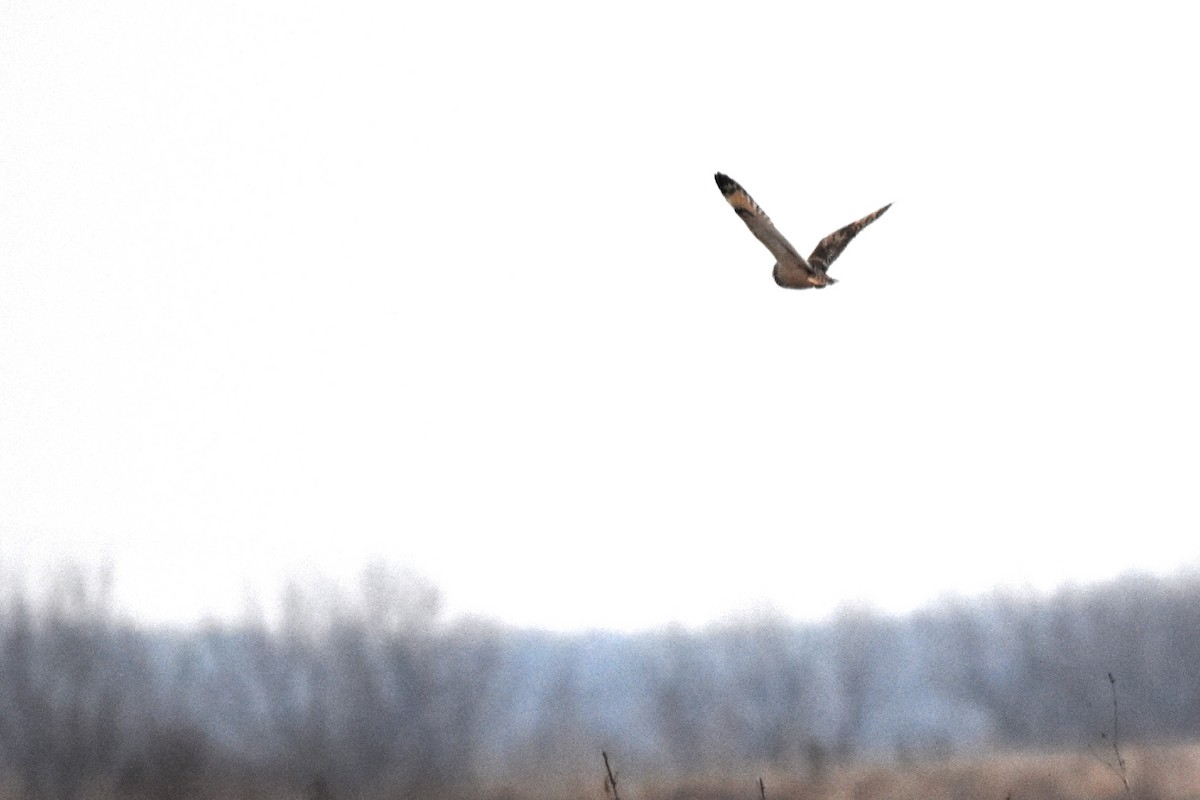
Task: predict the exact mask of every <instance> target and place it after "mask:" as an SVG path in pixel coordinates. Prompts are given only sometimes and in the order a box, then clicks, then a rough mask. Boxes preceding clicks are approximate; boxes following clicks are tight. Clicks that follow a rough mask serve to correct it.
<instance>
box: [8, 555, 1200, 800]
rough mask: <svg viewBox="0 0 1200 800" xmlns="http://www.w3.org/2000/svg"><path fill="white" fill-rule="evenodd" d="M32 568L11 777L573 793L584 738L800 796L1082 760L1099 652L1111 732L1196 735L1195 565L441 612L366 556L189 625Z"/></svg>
mask: <svg viewBox="0 0 1200 800" xmlns="http://www.w3.org/2000/svg"><path fill="white" fill-rule="evenodd" d="M51 581H52V588H53V589H54V591H53V593H52V595H51V596H52V598H53V599H52V600H49V601H47V602H45V603H31V602H30V600H29V596H28V594H25V593H23V592H22V591H20V590H15V589H13V588H11V586H12V584H9V586H10V588H9V589H7V590H6V591H5V592H4V594H3V598H2V600H3V606H0V659H2V660H0V766H2V768H3V774H4V775H5V776H6V780H7V781H8V784H7V785H9V786H12V787H20V788H21V789H22V791H24V792H25V793H26V796H31V797H76V796H80V794H81V793H82V792H84V791H85V790H87V791H92V792H95V791H97V790H101V791H103V790H108V791H113V792H115V793H116V794H117V796H122V797H131V796H145V797H158V798H170V797H188V796H209V795H211V794H212V793H214V792H216V793H217V794H218V795H220V796H246V797H257V796H280V795H281V794H282V795H283V796H298V795H299V794H300V793H306V795H305V796H310V797H312V796H329V795H327V794H326V793H328V792H332V793H333V794H332V796H367V797H373V796H393V797H394V796H420V797H431V796H473V797H479V796H562V795H563V794H570V795H580V796H594V794H595V793H598V791H599V786H598V780H597V785H596V786H594V787H593V786H592V777H596V778H597V779H598V777H599V775H601V774H602V773H601V772H600V761H599V753H600V750H601V749H602V748H603V749H605V750H607V751H608V752H609V753H611V754H612V755H613V757H614V758H615V759H616V760H617V763H618V764H619V765H620V767H621V768H622V769H623V773H622V774H624V775H626V776H633V777H632V779H631V780H629V779H627V781H626V793H627V794H629V792H630V791H631V790H632V791H633V792H637V793H639V794H638V795H637V796H646V793H645V791H646V790H645V788H644V787H646V785H647V784H653V783H655V782H658V783H659V784H661V783H663V782H667V783H668V784H669V782H670V781H673V780H675V781H681V780H684V779H688V778H692V779H695V778H697V777H703V776H718V775H719V776H724V777H725V778H727V779H737V778H740V779H741V780H742V781H743V782H744V784H745V787H746V788H747V790H748V789H749V786H750V781H751V779H752V778H753V777H754V776H756V775H762V774H764V773H766V774H772V775H798V776H801V777H802V778H803V779H804V780H805V781H807V782H808V784H807V785H808V786H809V789H808V793H810V794H811V793H813V792H817V791H819V790H820V785H821V782H822V780H823V779H824V778H825V776H826V775H827V774H829V773H830V771H831V770H833V769H834V768H837V767H840V766H843V765H846V764H850V763H853V762H856V761H868V762H875V763H886V764H893V765H901V766H903V765H911V764H914V763H922V762H927V761H930V760H936V759H943V758H946V757H948V756H952V755H974V756H979V755H983V754H987V753H991V752H1002V751H1012V750H1023V751H1027V752H1028V751H1033V750H1037V749H1048V750H1066V751H1068V752H1069V751H1076V752H1079V753H1085V752H1090V753H1093V754H1095V755H1096V759H1097V762H1098V763H1100V762H1101V761H1102V759H1103V758H1105V757H1111V754H1108V753H1107V748H1108V747H1109V742H1111V741H1112V738H1111V737H1113V736H1114V735H1116V734H1117V733H1118V729H1117V726H1116V725H1115V724H1114V717H1113V705H1112V703H1113V694H1112V692H1113V688H1114V687H1112V686H1110V684H1109V681H1108V678H1107V675H1108V674H1109V673H1110V672H1111V673H1114V674H1115V675H1116V676H1119V677H1117V684H1116V687H1115V688H1116V691H1117V692H1118V696H1119V699H1120V703H1121V707H1122V709H1123V711H1122V713H1121V715H1120V719H1119V733H1120V736H1122V737H1124V738H1123V741H1124V742H1125V743H1126V744H1125V746H1126V748H1127V750H1126V752H1128V748H1129V746H1130V743H1131V742H1136V743H1141V744H1146V743H1151V744H1155V743H1157V744H1162V743H1169V742H1173V741H1182V740H1187V739H1189V738H1191V737H1195V736H1196V735H1197V734H1198V733H1200V729H1198V727H1200V678H1198V677H1197V674H1196V670H1195V664H1196V663H1197V659H1200V626H1197V624H1196V607H1197V606H1196V604H1197V602H1200V576H1197V575H1195V574H1189V575H1185V576H1177V577H1176V578H1174V579H1172V580H1169V581H1163V580H1160V579H1156V578H1151V577H1147V576H1130V577H1127V578H1124V579H1122V580H1120V581H1117V582H1113V583H1106V584H1103V585H1099V586H1094V587H1089V588H1076V589H1070V590H1063V591H1061V592H1059V593H1057V594H1055V595H1054V596H1053V597H1050V598H1045V599H1039V600H1034V599H1031V598H1029V597H1028V596H1012V595H1008V594H995V595H992V596H990V597H988V598H986V599H983V600H980V601H978V602H974V603H967V602H955V603H945V604H941V605H938V606H936V607H932V608H929V609H926V610H924V611H922V612H920V613H917V614H914V615H911V616H906V617H900V618H895V617H885V616H882V615H879V614H877V613H873V612H871V611H869V610H865V609H853V608H847V609H844V610H843V611H842V612H840V613H839V614H837V615H836V616H835V617H833V618H832V619H830V620H829V621H828V622H826V623H824V624H820V625H804V624H798V623H795V622H789V621H787V620H786V619H783V618H781V617H778V616H759V617H756V618H746V619H743V620H739V621H729V622H726V623H723V624H719V625H713V626H709V627H705V628H703V629H701V630H689V629H685V628H682V627H679V626H674V627H667V628H662V629H659V630H655V631H651V632H645V633H637V634H619V633H605V632H598V631H597V632H591V633H576V634H555V633H549V632H544V631H536V630H521V629H512V628H501V627H496V626H494V625H489V624H486V623H481V622H475V623H470V622H458V623H455V624H448V623H446V622H445V621H444V620H443V619H442V618H441V608H440V604H439V598H438V593H437V592H436V590H434V589H433V588H432V587H430V586H429V585H428V584H426V583H424V582H422V581H420V580H419V579H416V578H415V577H414V576H412V575H411V574H407V573H397V572H392V571H389V570H387V569H385V568H383V567H378V566H377V567H372V568H369V569H367V570H365V571H364V573H363V574H362V575H361V577H360V581H359V585H358V586H357V587H356V589H355V591H353V592H350V593H346V594H333V593H328V592H326V593H314V592H313V591H311V590H308V589H305V588H303V587H301V586H295V587H293V588H292V589H291V590H290V591H289V592H288V594H287V600H286V603H285V606H284V607H283V609H282V616H281V622H280V623H279V624H277V625H267V624H265V623H263V622H262V621H261V620H258V621H256V620H245V621H243V622H242V623H240V624H238V625H232V626H220V625H210V626H205V627H201V628H196V629H191V630H187V631H178V630H170V629H151V628H146V627H144V626H139V625H134V624H131V623H130V622H128V621H125V620H122V619H121V618H120V617H119V616H118V615H116V614H115V613H114V612H113V610H112V607H111V587H110V586H108V585H106V583H105V579H104V576H103V575H94V574H85V573H82V572H80V571H78V570H64V571H62V572H60V573H59V574H57V575H56V576H54V577H53V578H52V579H51ZM1101 754H1104V755H1101ZM1139 777H1142V776H1141V774H1140V773H1139ZM1075 778H1076V781H1077V782H1078V781H1079V780H1080V779H1081V776H1080V775H1079V774H1076V775H1075ZM1147 778H1148V779H1152V778H1153V775H1152V774H1149V775H1148V776H1147ZM1117 785H1118V784H1116V783H1115V782H1112V786H1111V787H1110V789H1111V790H1113V791H1115V790H1116V787H1117ZM582 787H588V788H587V789H584V788H582ZM592 789H594V790H595V793H594V792H593V791H592Z"/></svg>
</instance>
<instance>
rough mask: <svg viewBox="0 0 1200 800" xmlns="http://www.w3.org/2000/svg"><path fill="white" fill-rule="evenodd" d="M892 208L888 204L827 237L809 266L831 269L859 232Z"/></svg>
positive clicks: (813, 254)
mask: <svg viewBox="0 0 1200 800" xmlns="http://www.w3.org/2000/svg"><path fill="white" fill-rule="evenodd" d="M891 207H892V204H891V203H888V204H887V205H886V206H884V207H883V208H881V209H879V210H878V211H875V212H872V213H870V214H867V215H866V216H865V217H863V218H862V219H860V220H858V221H857V222H851V223H850V224H849V225H847V226H845V227H843V228H838V229H837V230H836V231H834V232H833V233H831V234H829V235H828V236H826V237H825V238H824V239H822V240H821V242H820V244H818V245H817V249H815V250H813V251H812V255H811V256H809V257H808V263H809V266H811V267H812V268H813V269H819V270H821V271H822V272H824V271H826V270H828V269H829V265H830V264H832V263H833V262H834V261H836V260H837V257H838V256H840V255H841V254H842V251H843V250H845V249H846V245H848V244H850V240H851V239H853V238H854V237H855V236H857V235H858V232H859V231H861V230H862V229H863V228H865V227H867V226H868V225H870V224H871V223H872V222H874V221H875V220H877V219H879V218H880V217H882V216H883V212H885V211H887V210H888V209H889V208H891Z"/></svg>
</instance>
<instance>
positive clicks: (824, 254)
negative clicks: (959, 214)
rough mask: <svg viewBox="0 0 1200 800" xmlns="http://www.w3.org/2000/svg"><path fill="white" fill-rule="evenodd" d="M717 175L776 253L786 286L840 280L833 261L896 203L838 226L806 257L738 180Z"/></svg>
mask: <svg viewBox="0 0 1200 800" xmlns="http://www.w3.org/2000/svg"><path fill="white" fill-rule="evenodd" d="M715 177H716V179H717V187H718V188H720V190H721V194H723V195H725V199H726V200H728V201H729V205H731V206H733V210H734V211H736V212H737V215H738V216H739V217H741V218H742V222H744V223H746V227H747V228H749V229H750V232H751V233H753V234H754V235H755V237H757V239H758V240H759V241H760V242H762V243H763V244H764V245H766V247H767V249H768V250H770V251H771V255H773V256H775V259H776V264H775V271H774V273H773V274H774V276H775V282H776V283H777V284H779V285H780V286H782V287H784V288H786V289H811V288H813V287H816V288H818V289H820V288H822V287H825V286H828V285H830V284H831V283H837V281H835V280H834V279H833V278H831V277H829V275H828V274H827V273H828V270H829V265H830V264H832V263H833V262H834V261H836V260H837V257H838V256H840V255H841V254H842V251H843V250H845V249H846V245H848V244H850V240H851V239H853V238H854V237H855V236H857V235H858V232H859V231H861V230H862V229H863V228H865V227H867V226H868V225H870V224H871V223H872V222H874V221H875V220H877V219H879V218H880V217H881V216H883V212H885V211H887V210H888V209H889V208H891V207H892V204H891V203H888V204H887V205H886V206H884V207H883V208H881V209H879V210H878V211H875V212H874V213H871V214H868V215H867V216H865V217H863V218H862V219H860V220H858V221H857V222H851V223H850V224H849V225H847V226H845V227H844V228H838V229H837V230H836V231H834V232H833V233H831V234H829V235H828V236H826V237H825V238H824V239H822V240H821V242H820V243H819V244H818V245H817V248H816V249H815V250H813V251H812V255H810V256H809V257H808V260H807V261H805V260H804V257H803V256H801V255H800V254H799V253H798V252H796V248H794V247H792V244H791V242H789V241H788V240H787V239H785V238H783V234H781V233H780V232H779V231H778V230H776V229H775V225H774V224H773V223H772V222H771V219H770V217H768V216H767V215H766V214H765V213H763V210H762V209H761V208H759V207H758V203H756V202H754V198H752V197H751V196H750V195H749V194H747V193H746V190H745V189H743V188H742V187H741V186H739V185H738V182H737V181H735V180H734V179H733V178H730V177H729V176H728V175H723V174H721V173H720V172H718V173H717V174H716V176H715Z"/></svg>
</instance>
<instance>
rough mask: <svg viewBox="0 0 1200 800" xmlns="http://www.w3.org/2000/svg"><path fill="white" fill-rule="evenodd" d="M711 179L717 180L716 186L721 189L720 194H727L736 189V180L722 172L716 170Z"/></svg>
mask: <svg viewBox="0 0 1200 800" xmlns="http://www.w3.org/2000/svg"><path fill="white" fill-rule="evenodd" d="M713 180H715V181H716V182H717V188H718V189H720V190H721V193H722V194H729V193H730V192H733V191H736V190H737V188H738V185H737V181H735V180H734V179H733V178H731V177H729V176H728V175H726V174H725V173H724V172H718V173H716V174H715V175H713Z"/></svg>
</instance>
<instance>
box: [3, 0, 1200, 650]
mask: <svg viewBox="0 0 1200 800" xmlns="http://www.w3.org/2000/svg"><path fill="white" fill-rule="evenodd" d="M1191 13H1192V12H1191V10H1190V9H1189V7H1188V6H1187V5H1186V4H1184V3H1155V2H1150V3H1142V4H1139V5H1137V7H1136V9H1135V8H1134V7H1132V6H1128V5H1119V4H1109V3H1101V4H1083V3H1046V2H1044V1H1043V0H1039V1H1038V2H1021V1H1018V2H1013V3H1002V4H992V5H990V6H986V7H985V6H982V5H980V4H963V3H936V2H917V3H873V2H867V3H835V2H827V3H815V2H787V3H736V4H735V3H721V4H684V3H678V4H676V3H671V4H655V3H646V2H624V0H616V2H605V3H595V4H586V5H585V4H574V3H549V2H547V3H531V2H520V1H518V2H512V3H482V2H481V3H475V2H467V3H419V4H418V3H392V2H379V3H374V2H338V3H319V2H303V1H301V2H297V1H296V0H288V1H287V2H282V1H280V2H267V1H266V0H238V2H208V3H192V4H186V3H161V2H150V0H146V1H145V2H136V1H134V0H114V1H113V2H106V3H101V4H95V3H91V4H88V3H79V2H62V1H57V0H46V1H43V2H37V3H18V4H12V3H10V4H6V5H5V6H4V7H3V8H2V9H0V564H2V565H4V567H5V568H6V569H8V570H10V571H11V570H16V571H23V572H26V573H31V571H36V569H40V568H41V566H42V565H46V564H50V563H54V562H56V561H59V560H62V559H76V560H81V561H84V562H90V561H93V560H98V559H108V560H109V561H111V563H112V565H113V567H114V569H115V572H116V578H117V594H118V599H119V601H120V603H121V604H122V606H123V607H124V608H125V609H127V610H128V611H129V613H131V614H135V615H137V616H139V617H140V618H142V619H145V620H147V621H154V622H160V621H169V622H179V621H189V620H195V619H199V618H201V617H204V616H206V615H218V616H219V615H236V614H237V613H239V611H240V609H242V608H243V606H244V605H245V604H246V602H247V598H248V597H251V596H258V597H260V598H263V599H264V601H265V602H266V604H268V605H269V603H270V601H269V598H270V597H271V596H273V592H274V591H276V589H277V587H278V585H279V582H280V581H282V580H283V579H284V577H286V576H295V577H299V578H301V579H303V580H312V581H319V580H321V579H329V580H338V579H345V578H347V577H348V576H351V575H353V574H355V573H356V572H357V571H358V570H360V569H361V568H362V567H363V566H364V565H365V564H367V563H369V562H372V561H383V562H386V563H389V564H393V565H396V566H402V567H408V568H412V569H415V570H416V571H418V572H419V573H421V574H423V575H425V576H426V577H427V578H428V579H429V580H431V581H432V582H434V583H435V584H436V585H437V586H438V587H440V589H441V590H442V591H443V592H444V593H445V598H446V602H447V606H448V610H449V611H450V612H451V614H462V613H472V614H483V615H487V616H490V617H494V618H497V619H500V620H504V621H508V622H512V623H516V624H521V625H537V626H545V627H551V628H555V629H573V628H579V627H607V628H617V629H633V628H639V627H645V626H650V625H656V624H661V623H665V622H669V621H680V622H684V623H687V624H698V623H702V622H704V621H706V620H711V619H716V618H721V617H725V616H728V615H731V614H738V613H744V612H746V611H747V610H751V609H757V608H761V607H764V606H769V607H772V608H775V609H778V610H779V611H782V612H783V613H786V614H789V615H792V616H795V617H797V618H817V617H820V616H823V615H825V614H828V613H830V611H832V610H833V609H835V608H836V607H838V606H839V605H841V604H845V603H856V604H858V603H866V604H870V605H873V606H875V607H877V608H880V609H883V610H889V611H903V610H906V609H909V608H912V607H914V606H917V605H920V604H922V603H926V602H929V601H931V600H934V599H936V598H938V597H939V596H941V595H944V594H946V593H957V594H972V593H976V592H984V591H988V590H989V589H990V588H992V587H996V586H1001V587H1023V586H1029V587H1034V588H1039V589H1049V588H1051V587H1053V586H1055V585H1058V584H1059V583H1061V582H1064V581H1074V582H1080V581H1089V580H1095V579H1101V578H1105V577H1108V576H1113V575H1116V574H1118V573H1120V572H1122V571H1125V570H1129V569H1146V570H1153V571H1158V572H1169V571H1171V570H1174V569H1177V568H1179V567H1182V566H1188V565H1196V564H1198V563H1200V537H1198V536H1197V533H1198V532H1200V531H1198V523H1200V509H1198V503H1197V482H1198V479H1200V463H1198V460H1200V422H1198V417H1200V414H1198V409H1200V381H1198V375H1197V368H1196V367H1197V357H1196V354H1197V344H1198V343H1200V311H1198V309H1200V299H1198V298H1200V255H1198V248H1197V236H1196V233H1195V227H1196V224H1197V222H1196V220H1197V218H1198V215H1197V212H1198V211H1200V208H1198V206H1200V203H1198V200H1197V197H1198V191H1197V185H1198V184H1200V159H1198V158H1197V155H1196V142H1198V141H1200V121H1198V120H1200V116H1198V112H1197V103H1196V76H1197V75H1200V51H1197V49H1196V46H1195V42H1194V32H1195V25H1194V21H1193V18H1192V16H1191ZM716 171H722V172H726V173H728V174H729V175H731V176H733V177H734V178H735V179H737V180H738V181H739V182H741V183H742V184H743V185H744V186H745V187H746V189H747V190H748V191H749V192H750V193H751V194H752V195H754V197H755V199H756V200H758V202H759V203H760V204H761V205H762V206H763V207H764V208H765V209H766V211H767V213H769V214H770V215H771V217H772V219H773V220H774V221H775V223H776V224H777V225H778V226H779V228H780V229H781V230H782V232H783V233H784V234H785V235H787V236H788V237H790V238H791V239H792V240H793V242H794V243H795V244H796V245H797V247H798V248H799V249H800V250H801V251H803V252H808V251H809V250H810V249H811V248H812V246H813V245H814V244H815V243H816V242H817V240H819V239H820V238H821V237H822V236H824V235H825V234H827V233H829V232H830V231H832V230H834V229H835V228H837V227H839V226H841V225H843V224H845V223H847V222H849V221H851V220H853V219H856V218H858V217H860V216H862V215H864V214H866V213H867V212H869V211H872V210H874V209H875V208H878V207H879V206H881V205H884V204H885V203H888V202H892V203H894V205H893V207H892V209H891V210H890V211H889V212H888V214H887V215H886V216H884V217H883V218H881V219H880V220H879V221H878V222H876V223H875V224H874V225H872V226H871V227H870V228H869V229H867V230H866V231H865V232H864V233H863V234H862V235H861V236H859V238H858V239H856V240H855V241H854V242H853V243H852V244H851V245H850V247H849V248H848V249H847V250H846V252H845V254H844V255H843V256H842V258H841V259H840V260H839V261H838V263H837V264H836V265H835V266H834V268H833V271H832V274H833V275H834V276H835V277H837V278H838V279H839V281H840V282H839V283H838V285H836V286H834V287H831V288H829V289H826V290H822V291H806V292H795V291H784V290H781V289H779V288H777V287H776V286H775V285H774V283H773V282H772V280H771V275H770V271H771V265H772V263H773V259H772V258H771V256H770V254H769V253H767V251H766V250H764V249H763V248H762V247H761V246H760V245H759V244H758V242H756V241H755V240H754V239H753V238H752V237H751V236H750V234H749V233H748V231H747V230H746V229H745V227H744V226H743V225H742V223H741V222H740V221H739V220H738V218H737V217H736V216H735V215H734V213H733V212H732V210H731V209H730V208H729V207H728V206H727V205H726V204H725V202H724V201H723V200H722V198H721V195H720V193H719V192H718V191H717V188H716V186H715V184H714V183H713V180H712V175H713V173H714V172H716Z"/></svg>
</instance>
